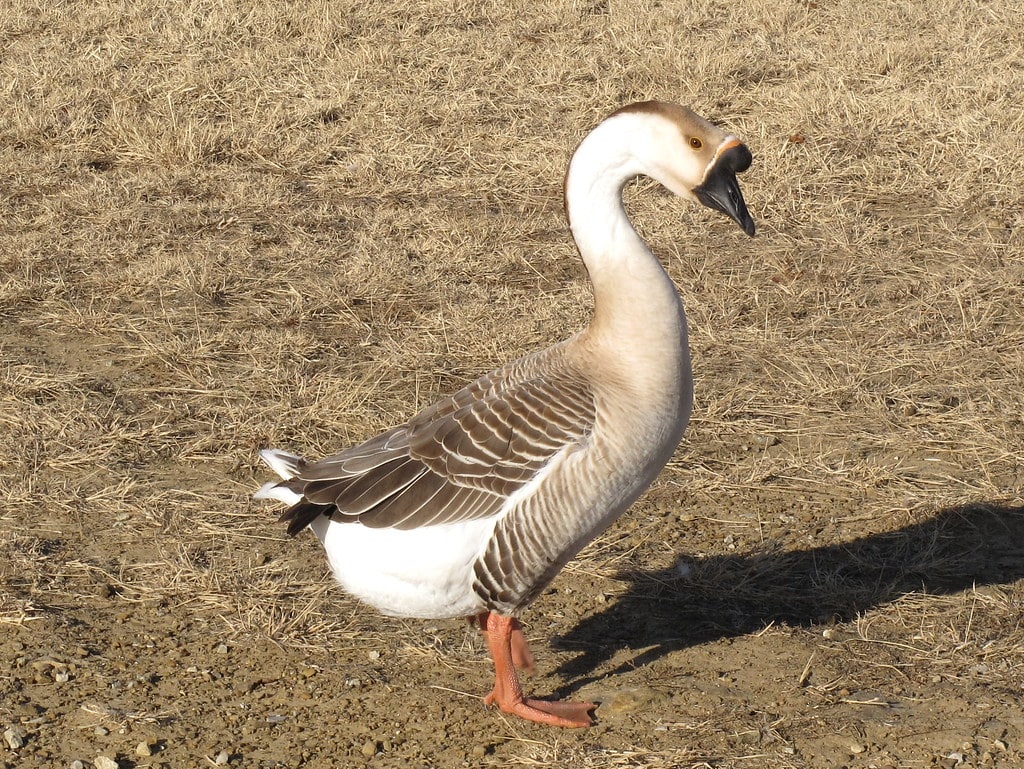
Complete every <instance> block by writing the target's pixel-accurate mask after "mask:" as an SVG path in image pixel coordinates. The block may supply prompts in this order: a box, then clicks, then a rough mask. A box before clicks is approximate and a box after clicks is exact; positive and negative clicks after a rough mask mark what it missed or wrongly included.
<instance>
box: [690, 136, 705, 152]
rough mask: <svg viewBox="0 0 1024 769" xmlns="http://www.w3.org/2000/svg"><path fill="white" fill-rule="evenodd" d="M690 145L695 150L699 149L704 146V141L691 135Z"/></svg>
mask: <svg viewBox="0 0 1024 769" xmlns="http://www.w3.org/2000/svg"><path fill="white" fill-rule="evenodd" d="M690 146H691V147H693V148H694V149H695V150H699V149H700V148H701V147H703V146H704V142H702V141H701V140H700V139H698V138H697V137H696V136H691V137H690Z"/></svg>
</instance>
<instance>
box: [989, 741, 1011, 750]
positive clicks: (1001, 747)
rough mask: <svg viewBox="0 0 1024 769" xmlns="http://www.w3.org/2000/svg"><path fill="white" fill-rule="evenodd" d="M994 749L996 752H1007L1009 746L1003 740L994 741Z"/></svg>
mask: <svg viewBox="0 0 1024 769" xmlns="http://www.w3.org/2000/svg"><path fill="white" fill-rule="evenodd" d="M992 747H993V748H995V749H996V750H1006V748H1007V747H1008V746H1007V744H1006V743H1005V742H1003V741H1002V740H992Z"/></svg>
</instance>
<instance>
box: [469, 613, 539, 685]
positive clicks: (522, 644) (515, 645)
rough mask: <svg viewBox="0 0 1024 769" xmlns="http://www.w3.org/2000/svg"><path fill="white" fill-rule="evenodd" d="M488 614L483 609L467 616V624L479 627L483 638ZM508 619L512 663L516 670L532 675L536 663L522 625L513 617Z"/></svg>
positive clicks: (535, 668)
mask: <svg viewBox="0 0 1024 769" xmlns="http://www.w3.org/2000/svg"><path fill="white" fill-rule="evenodd" d="M489 616H491V613H490V612H487V611H485V612H482V613H480V614H477V615H475V616H473V617H467V619H468V620H469V624H471V625H476V626H477V627H478V628H480V632H481V633H483V635H484V639H486V638H487V618H488V617H489ZM510 619H511V620H512V639H511V640H512V663H513V664H514V665H515V666H516V669H517V670H523V671H525V672H527V673H529V674H531V675H532V674H533V673H534V672H535V671H536V670H537V665H536V662H535V661H534V659H533V652H531V651H530V645H529V644H528V643H527V642H526V636H525V635H523V626H522V625H521V624H519V620H517V619H516V618H515V617H511V618H510Z"/></svg>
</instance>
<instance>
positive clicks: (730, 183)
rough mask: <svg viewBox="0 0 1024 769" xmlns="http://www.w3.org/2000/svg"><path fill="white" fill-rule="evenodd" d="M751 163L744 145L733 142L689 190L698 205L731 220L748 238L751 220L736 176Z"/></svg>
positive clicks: (750, 230) (750, 233)
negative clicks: (700, 181)
mask: <svg viewBox="0 0 1024 769" xmlns="http://www.w3.org/2000/svg"><path fill="white" fill-rule="evenodd" d="M752 159H753V158H752V157H751V155H750V150H748V149H747V147H746V145H745V144H740V143H739V142H736V143H735V144H732V145H730V146H729V147H726V148H725V149H724V150H722V152H721V153H720V154H719V155H718V158H717V159H716V160H715V164H714V165H713V166H711V168H710V169H709V170H708V173H707V176H705V177H704V181H703V182H702V183H701V184H700V185H699V186H697V187H695V188H694V190H693V194H694V195H696V196H697V199H698V200H699V201H700V202H701V203H703V204H704V205H706V206H707V207H708V208H713V209H715V210H716V211H721V212H722V213H723V214H726V215H727V216H729V217H730V218H732V219H733V220H734V221H735V222H736V224H738V225H739V226H740V227H742V228H743V231H744V232H745V233H747V234H748V235H753V234H754V220H753V219H752V218H751V217H750V212H748V211H747V204H746V203H745V202H744V201H743V193H742V192H740V185H739V182H737V181H736V174H738V173H742V172H743V171H746V170H747V169H748V168H750V162H751V160H752Z"/></svg>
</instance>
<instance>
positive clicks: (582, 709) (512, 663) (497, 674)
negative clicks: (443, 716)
mask: <svg viewBox="0 0 1024 769" xmlns="http://www.w3.org/2000/svg"><path fill="white" fill-rule="evenodd" d="M477 621H478V622H479V623H480V627H481V629H482V630H483V631H484V637H485V638H486V639H487V646H488V648H489V649H490V651H491V659H493V660H494V688H493V689H492V690H491V693H490V694H488V695H487V696H486V697H484V704H485V705H497V706H498V707H499V708H501V709H502V710H503V711H504V712H505V713H511V714H512V715H516V716H519V717H520V718H523V719H525V720H527V721H535V722H537V723H539V724H547V725H548V726H563V727H567V728H579V727H583V726H590V725H592V724H593V723H594V719H593V718H592V717H591V715H590V714H591V711H593V710H594V709H595V708H596V707H597V705H595V704H593V703H591V702H561V701H558V700H555V701H549V700H538V699H534V698H532V697H531V698H527V697H524V696H523V687H522V686H521V685H520V684H519V676H518V674H517V673H516V667H517V666H519V662H520V661H521V660H519V661H517V660H516V655H517V654H521V653H522V650H523V649H525V651H526V654H527V655H529V649H528V648H526V645H525V644H526V642H525V639H523V635H522V628H521V626H520V625H519V621H518V620H517V619H515V618H514V617H505V616H502V615H501V614H495V613H494V612H490V613H487V614H481V615H479V616H478V617H477ZM516 634H518V637H519V641H518V642H517V641H515V640H514V639H515V637H516ZM517 643H521V644H522V647H521V649H520V650H519V651H518V652H516V651H514V650H515V646H516V644H517ZM529 660H530V663H531V665H530V667H532V662H533V657H532V655H531V656H530V657H529Z"/></svg>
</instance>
